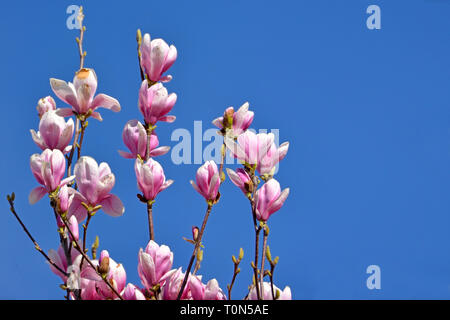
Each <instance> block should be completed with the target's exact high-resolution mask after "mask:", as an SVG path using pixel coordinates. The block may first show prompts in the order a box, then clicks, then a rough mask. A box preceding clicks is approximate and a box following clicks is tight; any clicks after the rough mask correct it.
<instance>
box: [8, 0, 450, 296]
mask: <svg viewBox="0 0 450 320" xmlns="http://www.w3.org/2000/svg"><path fill="white" fill-rule="evenodd" d="M69 4H83V5H84V7H85V13H86V19H85V23H86V25H87V32H86V35H85V36H86V38H85V48H86V50H87V52H88V55H87V57H86V64H85V65H86V66H89V67H93V68H94V69H95V71H96V73H97V75H98V78H99V87H98V92H104V93H107V94H110V95H112V96H114V97H116V98H117V99H118V100H119V101H120V102H121V105H122V111H121V112H120V113H118V114H116V113H112V112H109V111H106V110H105V111H104V112H102V115H103V118H104V121H103V123H99V122H97V121H96V120H93V119H92V120H90V121H89V127H88V129H87V134H86V140H85V141H86V143H85V145H84V148H83V149H84V150H83V153H84V154H85V155H90V156H93V157H94V158H95V159H97V161H99V162H100V161H107V162H108V163H109V164H110V166H111V168H112V170H113V172H114V173H115V174H116V181H117V182H116V186H115V187H114V189H113V192H114V193H116V194H117V195H119V196H120V197H121V199H122V200H123V202H124V204H125V207H126V212H125V215H124V216H123V217H121V218H111V217H109V216H107V215H105V214H98V215H96V216H95V217H94V219H93V221H92V223H91V226H90V231H89V240H90V241H89V242H90V243H91V241H92V240H93V239H94V237H95V235H96V234H99V235H100V244H101V248H102V249H108V250H109V252H110V254H111V256H112V258H113V259H115V260H116V261H118V262H122V263H124V265H125V268H126V270H127V275H128V281H131V282H133V283H137V284H139V281H138V276H137V253H138V250H139V248H141V247H145V245H146V243H147V239H148V233H147V232H148V231H147V222H146V213H145V207H144V205H143V204H142V203H140V202H139V201H138V200H137V198H136V193H137V191H138V190H137V187H136V183H135V174H134V170H133V161H131V160H127V159H123V158H121V157H120V156H119V155H118V153H117V150H118V149H123V148H124V145H123V142H122V139H121V134H122V128H123V126H124V124H125V123H126V121H127V120H129V119H136V118H140V115H139V111H138V108H137V97H138V96H137V93H138V88H139V85H140V83H139V82H140V81H139V73H138V64H137V57H136V41H135V32H136V29H137V28H141V29H142V30H143V31H144V32H149V33H151V35H152V36H153V37H162V38H164V39H165V40H166V41H167V42H168V43H173V44H175V46H176V47H177V48H178V54H179V55H178V59H177V61H176V63H175V65H174V66H173V67H172V69H171V70H170V71H171V72H170V73H171V74H172V75H173V76H174V80H173V81H172V82H170V83H169V84H168V85H167V87H168V88H169V91H170V92H176V93H177V94H178V102H177V104H176V105H175V108H174V110H173V112H172V113H173V114H174V115H176V116H177V120H176V122H175V123H173V124H165V123H163V124H161V125H160V126H159V127H158V129H157V132H158V134H159V137H160V141H161V144H162V145H171V146H173V145H175V144H176V142H171V141H170V134H171V132H172V131H173V130H174V129H176V128H186V129H188V130H191V131H192V130H193V123H194V121H195V120H202V121H203V127H204V129H206V128H211V127H212V125H210V121H211V120H213V119H214V118H215V117H217V116H219V115H220V114H221V113H222V112H223V110H224V109H225V108H226V107H227V106H229V105H233V106H235V107H236V106H240V105H241V104H242V103H243V102H245V101H249V102H250V106H251V109H253V110H254V111H255V120H254V122H253V126H252V127H253V128H268V129H271V128H275V129H279V130H280V141H281V142H283V141H290V143H291V145H290V150H289V153H288V155H287V157H286V158H285V159H284V160H283V161H282V164H281V167H280V170H279V173H278V175H277V178H278V180H279V181H280V183H281V185H282V187H287V186H289V187H290V188H291V194H290V196H289V198H288V200H287V201H286V203H285V205H284V207H283V208H282V209H281V210H280V211H279V212H278V213H276V214H275V215H274V216H272V217H271V219H270V226H271V236H270V238H269V243H270V246H271V249H272V253H273V255H278V256H280V263H279V266H278V267H277V271H276V273H275V280H276V284H277V285H278V286H280V287H284V286H285V285H290V286H291V288H292V292H293V297H294V298H296V299H379V298H383V299H397V298H400V299H408V298H413V299H415V298H424V299H428V298H444V299H447V298H449V297H450V232H449V226H450V210H449V209H450V203H449V194H450V172H449V163H450V157H449V155H450V154H449V147H450V135H449V128H450V127H449V119H450V118H449V116H450V114H449V103H450V91H449V88H450V73H449V71H450V61H449V57H450V42H449V40H450V37H449V36H450V20H449V19H448V12H449V9H450V2H449V1H444V0H440V1H439V0H428V1H426V0H417V1H380V0H373V1H363V0H359V1H343V0H341V1H335V0H333V1H331V0H330V1H324V0H320V1H319V0H314V1H312V0H311V1H234V0H233V1H223V0H220V1H219V0H217V1H208V0H193V1H140V3H139V4H138V2H137V1H133V2H126V3H122V4H119V3H118V2H114V1H87V2H86V3H85V2H81V3H73V2H67V1H39V3H38V2H24V1H15V2H11V1H9V2H8V3H7V4H6V3H3V4H2V12H3V14H2V19H1V20H0V36H1V39H2V49H1V50H0V64H1V70H2V76H1V77H0V93H1V104H2V110H3V114H2V119H3V121H2V125H1V126H0V130H1V136H2V137H3V140H2V141H3V142H2V150H3V151H2V157H0V161H1V168H2V170H1V183H0V194H1V197H2V199H4V197H5V196H6V194H7V193H10V192H11V191H15V192H16V198H17V200H16V206H17V210H18V212H19V213H20V214H21V217H22V218H23V220H24V221H25V222H26V224H27V225H28V226H29V228H30V230H31V232H32V233H33V235H35V237H36V238H37V239H38V241H39V243H40V245H41V246H42V247H43V248H44V249H46V250H48V249H50V248H56V247H57V246H58V236H57V234H56V232H55V223H54V218H53V214H52V212H51V211H50V209H49V206H48V201H47V199H46V198H44V200H42V201H40V202H39V203H38V204H36V205H35V206H30V205H29V204H28V201H27V196H28V193H29V191H30V190H31V189H32V188H33V187H35V186H36V185H37V183H36V182H35V179H34V178H33V176H32V175H31V172H30V169H29V156H30V155H31V154H33V153H35V152H38V151H39V150H38V148H37V147H36V146H35V145H34V143H33V141H32V140H31V136H30V133H29V129H30V128H33V129H37V127H38V119H37V116H36V110H35V106H36V103H37V100H38V99H39V98H41V97H43V96H46V95H49V94H52V92H51V89H50V86H49V81H48V79H49V78H50V77H55V78H59V79H64V80H70V81H71V79H72V77H73V73H74V71H75V70H76V69H77V67H78V64H79V60H78V53H77V48H76V44H75V37H76V36H77V35H78V32H77V31H75V30H68V29H67V28H66V19H67V16H68V15H67V14H66V8H67V6H68V5H69ZM371 4H377V5H379V6H380V7H381V19H382V20H381V26H382V28H381V30H368V29H367V27H366V18H367V17H368V15H367V14H366V8H367V7H368V6H369V5H371ZM52 95H53V94H52ZM53 96H54V95H53ZM54 97H55V96H54ZM58 105H59V106H64V105H63V103H62V102H60V101H58ZM206 144H207V143H205V144H204V146H205V145H206ZM158 160H159V161H160V162H161V163H162V165H163V166H164V168H165V171H166V176H167V177H168V178H172V179H175V183H174V184H173V185H172V186H171V187H170V188H169V189H167V190H166V191H164V192H163V193H161V194H160V196H159V197H158V200H157V203H156V204H155V206H154V214H155V223H156V230H155V231H156V239H157V241H158V242H159V243H164V244H167V245H169V246H170V247H171V249H172V250H173V251H174V253H175V259H174V266H176V267H178V266H183V269H185V268H186V265H187V263H188V259H189V256H190V254H191V250H192V248H191V246H190V245H189V244H187V243H186V242H184V241H183V240H182V236H190V232H191V231H190V230H191V226H192V225H194V224H195V225H200V224H201V220H202V217H203V214H204V210H205V203H204V200H203V199H202V198H201V197H200V196H199V195H198V194H197V193H196V192H195V191H194V189H193V188H192V187H191V186H190V184H189V180H190V179H192V178H193V177H194V175H195V172H196V170H197V167H198V165H179V166H177V165H174V164H172V163H171V161H170V154H169V155H165V156H163V157H161V158H159V159H158ZM222 196H223V197H222V200H221V201H220V203H219V204H218V205H217V206H216V207H214V211H213V213H212V216H211V218H210V220H209V222H208V227H207V231H206V235H205V238H204V243H205V245H206V250H205V256H204V263H203V266H202V269H201V272H200V273H201V274H203V275H204V277H205V279H210V278H212V277H216V278H217V279H218V281H219V283H220V285H221V287H222V288H224V289H225V288H226V284H227V283H229V281H230V279H231V276H232V262H231V258H230V257H231V255H232V254H236V253H237V252H238V250H239V247H243V248H244V250H245V260H244V262H243V266H242V269H243V270H242V273H241V275H239V277H238V280H237V285H236V287H235V290H234V297H243V296H244V295H245V294H246V288H247V285H248V284H249V282H250V276H251V270H250V266H249V264H250V259H251V256H252V255H253V231H252V229H251V226H252V222H251V218H250V213H249V205H248V203H247V201H246V199H245V198H244V197H243V196H242V194H241V193H240V191H239V190H238V189H237V188H236V187H235V186H234V185H232V184H231V182H230V181H229V180H227V182H226V183H225V184H224V185H223V188H222ZM0 207H1V208H2V213H3V214H2V215H1V216H0V250H1V251H0V252H1V263H0V273H1V274H2V277H0V288H2V290H1V291H0V298H13V299H20V298H23V299H36V298H39V299H48V298H50V299H60V298H62V296H63V291H62V290H61V289H59V288H58V284H59V283H60V280H59V278H57V277H56V276H55V275H53V274H52V273H51V272H50V269H49V268H48V266H47V265H46V263H45V262H44V260H43V258H42V257H41V256H40V255H39V254H38V253H37V252H36V251H35V250H34V249H33V246H32V244H31V243H30V242H29V240H28V239H27V238H26V236H25V234H24V233H23V232H22V231H21V229H20V226H19V225H18V223H17V222H16V221H15V220H14V219H13V217H12V215H11V214H10V213H9V212H8V204H7V202H6V200H2V204H1V206H0ZM371 264H376V265H379V266H380V267H381V290H372V291H371V290H368V289H367V287H366V278H367V276H368V275H367V274H366V272H365V271H366V268H367V266H369V265H371Z"/></svg>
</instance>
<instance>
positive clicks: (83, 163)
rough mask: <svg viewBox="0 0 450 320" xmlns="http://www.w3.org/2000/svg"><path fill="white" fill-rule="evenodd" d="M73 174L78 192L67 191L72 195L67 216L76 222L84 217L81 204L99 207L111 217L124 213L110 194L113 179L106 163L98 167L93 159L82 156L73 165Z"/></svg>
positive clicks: (115, 198) (84, 211) (119, 202)
mask: <svg viewBox="0 0 450 320" xmlns="http://www.w3.org/2000/svg"><path fill="white" fill-rule="evenodd" d="M74 173H75V181H76V183H77V186H78V191H76V190H74V189H70V190H69V191H70V192H71V193H72V194H73V195H74V197H73V199H72V203H71V204H70V207H69V216H71V215H75V216H76V217H77V219H78V221H81V220H83V219H84V218H85V217H86V214H87V212H86V209H85V207H84V206H83V205H82V204H81V203H82V202H84V203H85V204H86V205H88V206H91V207H95V206H97V205H101V206H102V210H103V211H104V212H105V213H106V214H108V215H110V216H113V217H117V216H121V215H122V214H123V213H124V211H125V208H124V206H123V204H122V201H121V200H120V199H119V197H117V196H116V195H114V194H111V193H110V192H111V189H112V188H113V187H114V183H115V177H114V174H113V173H112V172H111V169H110V168H109V165H108V164H107V163H106V162H102V163H100V165H98V164H97V161H95V160H94V159H93V158H91V157H87V156H83V157H81V158H80V159H79V160H78V161H77V163H76V164H75V169H74Z"/></svg>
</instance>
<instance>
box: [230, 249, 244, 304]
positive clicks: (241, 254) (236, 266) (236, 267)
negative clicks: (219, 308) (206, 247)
mask: <svg viewBox="0 0 450 320" xmlns="http://www.w3.org/2000/svg"><path fill="white" fill-rule="evenodd" d="M242 258H244V250H242V248H241V249H240V250H239V258H238V259H236V257H235V256H232V259H233V264H234V271H233V278H232V279H231V283H230V284H229V285H227V289H228V300H231V290H232V289H233V285H234V282H235V280H236V277H237V275H238V274H239V273H240V272H241V269H240V268H239V263H241V260H242Z"/></svg>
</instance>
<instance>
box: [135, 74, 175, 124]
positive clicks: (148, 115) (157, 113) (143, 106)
mask: <svg viewBox="0 0 450 320" xmlns="http://www.w3.org/2000/svg"><path fill="white" fill-rule="evenodd" d="M175 102H177V95H176V94H175V93H171V94H168V92H167V89H166V88H165V87H164V86H163V85H162V84H161V83H157V84H154V85H152V86H150V87H149V86H148V82H147V80H144V81H142V84H141V88H140V89H139V104H138V106H139V110H140V111H141V113H142V115H143V116H144V119H145V122H146V123H147V124H150V125H152V126H154V125H155V124H156V123H157V122H158V121H163V122H174V121H175V118H176V117H175V116H171V115H167V114H168V113H169V112H170V110H172V108H173V106H174V105H175Z"/></svg>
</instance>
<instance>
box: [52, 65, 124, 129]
mask: <svg viewBox="0 0 450 320" xmlns="http://www.w3.org/2000/svg"><path fill="white" fill-rule="evenodd" d="M50 86H51V87H52V89H53V92H54V93H55V94H56V96H57V97H58V98H60V99H61V100H62V101H64V102H65V103H67V104H68V105H70V106H71V107H72V108H71V109H70V108H63V109H58V111H57V112H58V114H59V115H60V116H63V117H67V116H71V115H72V114H86V113H87V112H88V111H89V110H91V111H92V114H91V116H92V117H93V118H95V119H97V120H100V121H101V120H102V117H101V115H100V113H99V112H97V111H95V110H96V109H97V108H100V107H102V108H106V109H109V110H112V111H114V112H119V111H120V104H119V102H118V101H117V100H116V99H115V98H113V97H110V96H108V95H106V94H103V93H100V94H98V95H96V96H95V97H94V95H95V92H96V90H97V75H96V74H95V71H94V69H89V68H83V69H80V70H78V71H77V72H76V73H75V76H74V78H73V83H70V82H65V81H63V80H58V79H54V78H51V79H50Z"/></svg>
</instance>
